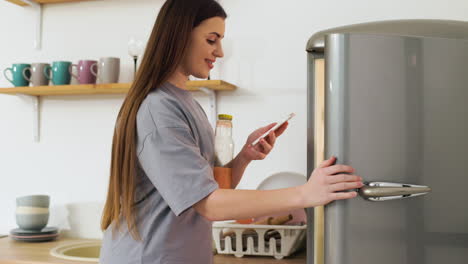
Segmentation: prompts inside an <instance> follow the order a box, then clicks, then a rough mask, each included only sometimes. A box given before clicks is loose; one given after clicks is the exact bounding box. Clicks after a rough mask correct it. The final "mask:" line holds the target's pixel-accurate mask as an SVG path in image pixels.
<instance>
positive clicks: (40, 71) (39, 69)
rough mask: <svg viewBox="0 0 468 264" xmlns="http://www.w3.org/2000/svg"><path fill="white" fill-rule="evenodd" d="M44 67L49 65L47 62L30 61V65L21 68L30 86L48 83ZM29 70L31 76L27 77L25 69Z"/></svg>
mask: <svg viewBox="0 0 468 264" xmlns="http://www.w3.org/2000/svg"><path fill="white" fill-rule="evenodd" d="M46 67H50V64H48V63H32V64H31V66H30V67H26V68H24V70H23V75H24V78H25V79H26V80H28V81H29V82H31V84H32V86H42V85H48V84H49V80H48V79H47V77H46V75H45V73H44V70H45V68H46ZM27 70H29V71H30V73H31V78H28V77H27V75H26V71H27Z"/></svg>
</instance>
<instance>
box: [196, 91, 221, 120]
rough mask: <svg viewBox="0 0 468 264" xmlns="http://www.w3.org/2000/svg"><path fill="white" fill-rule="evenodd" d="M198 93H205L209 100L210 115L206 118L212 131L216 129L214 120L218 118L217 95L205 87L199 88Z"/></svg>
mask: <svg viewBox="0 0 468 264" xmlns="http://www.w3.org/2000/svg"><path fill="white" fill-rule="evenodd" d="M199 90H200V91H202V92H204V93H206V94H207V95H208V97H209V100H210V114H209V115H208V118H209V120H210V123H211V126H212V127H213V129H214V128H215V127H216V120H217V117H218V101H217V93H216V91H213V90H211V89H208V88H206V87H200V88H199Z"/></svg>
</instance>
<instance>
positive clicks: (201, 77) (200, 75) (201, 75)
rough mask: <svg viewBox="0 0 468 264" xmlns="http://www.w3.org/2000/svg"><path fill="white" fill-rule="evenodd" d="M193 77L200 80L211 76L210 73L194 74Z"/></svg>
mask: <svg viewBox="0 0 468 264" xmlns="http://www.w3.org/2000/svg"><path fill="white" fill-rule="evenodd" d="M192 76H193V77H195V78H198V79H207V78H208V76H209V72H207V73H194V74H192Z"/></svg>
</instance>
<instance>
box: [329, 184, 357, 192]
mask: <svg viewBox="0 0 468 264" xmlns="http://www.w3.org/2000/svg"><path fill="white" fill-rule="evenodd" d="M362 186H363V184H362V182H340V183H335V184H332V185H330V191H331V192H339V191H346V190H351V189H358V188H361V187H362Z"/></svg>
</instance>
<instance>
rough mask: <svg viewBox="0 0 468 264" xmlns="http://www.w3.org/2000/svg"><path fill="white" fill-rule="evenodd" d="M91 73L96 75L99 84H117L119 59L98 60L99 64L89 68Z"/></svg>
mask: <svg viewBox="0 0 468 264" xmlns="http://www.w3.org/2000/svg"><path fill="white" fill-rule="evenodd" d="M96 68H97V69H96ZM91 72H92V73H93V74H95V75H97V77H98V79H99V82H100V83H118V82H119V74H120V59H119V58H115V57H104V58H100V59H99V63H98V64H97V65H96V66H93V67H91Z"/></svg>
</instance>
